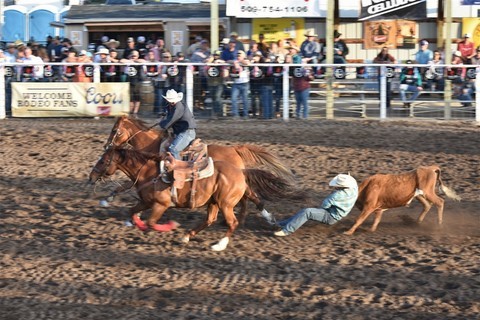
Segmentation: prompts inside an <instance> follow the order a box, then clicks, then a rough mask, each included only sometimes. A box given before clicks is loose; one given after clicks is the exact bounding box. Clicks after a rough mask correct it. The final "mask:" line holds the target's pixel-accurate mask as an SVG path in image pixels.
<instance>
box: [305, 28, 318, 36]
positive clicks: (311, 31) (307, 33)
mask: <svg viewBox="0 0 480 320" xmlns="http://www.w3.org/2000/svg"><path fill="white" fill-rule="evenodd" d="M304 36H306V37H316V36H317V34H316V33H315V31H313V29H308V30H307V31H306V32H305V34H304Z"/></svg>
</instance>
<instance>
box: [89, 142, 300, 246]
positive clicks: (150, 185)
mask: <svg viewBox="0 0 480 320" xmlns="http://www.w3.org/2000/svg"><path fill="white" fill-rule="evenodd" d="M214 166H215V170H214V173H213V175H212V176H210V177H208V178H203V179H200V180H197V181H196V182H195V183H196V189H195V190H196V192H194V194H193V201H192V183H193V182H191V181H190V182H188V181H187V182H185V185H184V187H182V188H181V189H177V197H176V199H177V200H176V202H175V203H173V201H172V192H171V191H172V190H171V189H172V186H171V185H170V184H168V183H165V182H163V180H162V179H161V178H160V175H161V172H160V168H159V163H158V159H152V158H149V157H147V156H146V155H145V154H144V153H141V152H138V151H135V150H127V149H115V148H108V149H107V150H106V151H105V152H104V154H103V155H102V157H101V158H100V160H98V162H97V163H96V164H95V166H94V167H93V169H92V171H91V172H90V176H89V180H90V182H91V183H95V182H97V181H98V180H99V179H102V178H104V177H108V176H111V175H113V174H114V173H115V172H116V171H117V170H120V171H122V172H123V173H125V174H126V175H127V176H128V177H129V178H130V179H131V180H132V181H133V184H134V186H135V188H136V190H137V193H138V196H139V198H140V199H139V202H138V203H137V204H136V205H135V206H133V207H132V208H130V209H129V213H130V214H131V216H132V221H133V222H134V223H135V225H136V226H137V227H138V228H139V229H141V230H146V229H148V227H150V228H152V229H154V230H159V229H161V230H159V231H163V228H164V225H158V224H157V222H158V220H159V219H160V218H161V217H162V215H163V213H164V212H165V211H166V210H167V209H168V208H169V207H170V206H172V205H174V206H176V207H179V208H190V206H191V205H192V203H194V207H195V208H199V207H202V206H205V205H206V206H207V208H208V209H207V212H208V215H207V218H206V220H205V221H204V222H203V223H201V224H199V225H198V226H197V227H195V228H193V229H191V230H190V231H188V232H187V233H186V234H185V236H184V237H183V239H182V241H183V242H184V243H188V242H189V240H190V238H191V237H193V236H195V235H196V234H197V233H199V232H200V231H201V230H203V229H205V228H206V227H208V226H210V225H211V224H212V223H213V222H214V221H215V220H216V219H217V215H218V211H219V210H221V211H222V213H223V215H224V217H225V221H226V224H227V226H228V231H227V233H226V234H225V237H223V238H222V239H221V240H220V241H219V242H218V243H217V244H215V245H214V246H212V249H213V250H215V251H221V250H224V249H225V248H226V247H227V245H228V242H229V239H230V237H231V236H232V234H233V232H234V231H235V229H236V228H237V225H238V221H237V219H236V217H235V213H234V212H233V208H234V207H235V205H237V203H238V202H239V201H240V199H242V197H244V196H246V197H247V198H249V199H252V200H253V198H255V197H256V194H259V195H260V196H262V197H264V198H265V199H285V198H298V197H297V194H295V190H291V189H290V186H291V185H290V184H289V183H288V181H286V180H284V179H281V178H278V177H276V176H274V175H273V174H271V173H269V172H267V171H264V170H260V169H243V170H242V169H239V168H237V167H235V166H232V165H231V164H229V163H228V162H225V161H216V162H214ZM253 191H255V192H253ZM150 208H151V209H152V214H151V215H150V217H149V218H148V219H147V224H146V225H145V223H143V221H142V220H141V219H140V217H139V214H140V213H141V212H142V211H144V210H146V209H150ZM157 228H158V229H157Z"/></svg>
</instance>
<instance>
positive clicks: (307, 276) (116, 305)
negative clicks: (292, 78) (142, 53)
mask: <svg viewBox="0 0 480 320" xmlns="http://www.w3.org/2000/svg"><path fill="white" fill-rule="evenodd" d="M145 120H146V121H147V123H149V124H154V123H155V121H156V119H155V118H153V117H152V118H146V119H145ZM114 122H115V119H113V118H102V119H99V120H94V119H15V118H14V119H6V120H3V121H2V122H1V126H0V144H1V149H0V153H1V157H0V160H1V162H0V190H1V192H0V199H1V200H0V249H1V255H0V268H1V269H0V270H1V273H0V319H12V320H19V319H102V320H104V319H143V320H145V319H358V320H361V319H415V320H421V319H428V320H432V319H479V314H480V298H479V297H480V187H479V186H480V139H479V137H480V136H479V127H478V126H477V125H476V124H475V123H474V122H471V121H435V120H431V121H429V120H422V121H410V120H408V121H401V120H388V121H378V120H355V119H353V120H352V119H350V120H331V121H329V120H322V119H319V120H307V121H299V120H293V121H289V122H284V121H281V120H271V121H264V120H251V121H242V120H240V121H235V120H207V119H201V120H199V121H198V130H197V136H198V137H200V138H202V139H203V140H204V141H205V142H207V143H210V144H222V145H238V144H253V145H257V146H260V147H263V148H265V149H266V150H268V151H269V152H271V153H273V154H274V155H276V156H278V157H279V158H280V159H282V160H283V161H284V162H285V163H286V164H287V165H288V166H289V167H290V168H291V169H292V170H293V171H294V172H295V174H296V177H297V179H298V184H299V185H300V186H301V187H302V188H304V190H306V191H307V192H308V193H309V194H310V200H308V201H291V200H280V201H275V202H268V201H267V203H266V208H267V209H268V210H269V211H270V212H272V213H274V214H275V216H276V218H277V220H278V219H282V218H286V217H289V216H291V215H293V214H294V213H295V212H297V211H298V210H299V209H301V208H304V207H308V206H318V205H319V204H320V203H321V201H322V200H323V198H324V197H325V196H327V195H328V193H329V192H330V189H329V187H328V182H329V181H330V179H332V178H333V177H334V176H335V175H337V174H338V173H347V172H350V173H351V174H352V175H353V176H354V177H355V178H356V179H357V181H358V182H361V181H362V180H364V179H365V178H367V177H368V176H370V175H373V174H375V173H400V172H404V171H409V170H413V169H415V168H416V167H418V166H422V165H431V164H437V165H439V166H440V167H441V169H442V179H443V182H444V183H445V184H446V185H447V186H448V187H450V188H451V189H453V190H455V191H456V192H457V193H458V194H459V195H460V196H461V197H462V200H461V201H460V202H456V201H453V200H450V199H448V198H445V195H443V194H440V195H441V196H442V197H443V198H445V212H444V222H443V225H442V226H438V225H437V214H436V208H435V207H433V208H432V209H431V211H430V213H429V214H428V215H427V217H426V219H425V221H424V222H423V223H422V224H417V222H416V219H417V217H418V215H419V213H420V211H421V205H420V203H419V202H418V201H413V202H412V203H411V205H410V207H403V208H397V209H391V210H388V211H387V212H386V213H385V214H384V215H383V219H382V221H381V222H380V225H379V226H378V229H377V231H376V232H373V233H372V232H370V231H369V228H370V226H371V224H372V222H373V218H372V217H370V218H369V219H368V220H367V221H366V222H365V223H364V224H363V225H362V226H360V228H359V229H358V230H357V231H356V233H355V234H354V235H353V236H348V235H345V234H344V232H345V231H346V230H348V229H349V228H350V227H351V226H352V225H353V223H354V221H355V218H356V217H357V216H358V215H359V213H360V211H359V210H358V209H357V208H354V209H353V210H352V212H351V213H350V214H349V215H348V216H347V217H346V218H345V219H343V220H341V221H340V222H339V223H337V224H335V225H333V226H327V225H322V224H320V223H316V222H311V221H310V222H307V223H306V224H305V225H304V226H303V227H302V228H300V229H299V230H298V231H297V232H295V233H294V234H292V235H290V236H288V237H275V236H274V235H273V229H272V227H271V226H269V225H268V224H267V223H266V222H264V220H263V219H262V218H261V216H260V215H259V213H258V212H257V211H256V208H255V207H254V205H253V204H252V203H249V205H248V210H249V213H250V214H249V216H248V217H247V219H246V222H245V224H244V225H243V226H240V227H239V228H238V229H237V230H236V232H235V233H234V235H233V238H232V240H231V241H230V244H229V246H228V247H227V249H226V250H224V251H222V252H214V251H212V250H211V249H210V247H211V245H212V244H214V243H216V242H217V241H218V240H219V239H220V238H222V237H223V235H224V233H225V231H226V226H225V223H224V221H223V218H222V217H221V216H220V217H219V219H218V221H217V222H216V223H215V224H213V225H212V226H211V227H209V228H207V229H205V230H204V231H202V232H201V233H200V234H198V236H196V237H195V238H192V240H191V241H190V243H188V244H187V245H184V244H182V243H181V242H180V241H179V240H180V238H181V237H182V235H183V234H184V233H185V231H187V230H188V229H189V228H191V227H193V226H194V225H195V224H197V223H198V222H199V221H201V220H203V219H205V217H206V210H205V208H201V209H193V210H188V209H176V208H170V209H169V210H168V211H167V213H166V214H165V215H164V217H162V220H161V221H163V222H165V221H168V220H175V221H177V222H178V223H180V227H179V228H178V229H176V230H174V231H171V232H164V233H159V232H155V231H148V232H142V231H140V230H139V229H137V228H135V227H131V226H128V224H127V223H126V221H128V219H129V217H128V214H127V210H128V208H129V207H130V206H132V205H133V204H134V203H135V201H136V198H135V196H136V194H135V193H133V192H130V193H125V194H122V195H120V196H118V197H117V198H116V199H115V200H114V201H111V202H110V203H109V206H108V207H102V206H100V205H99V201H100V200H102V199H104V198H105V197H106V195H108V194H109V192H110V191H111V190H113V189H114V188H115V187H116V186H117V185H116V184H114V183H112V182H106V183H100V184H97V185H96V186H93V185H89V184H87V181H88V176H89V173H90V171H91V169H92V167H93V165H94V164H95V163H96V161H97V160H98V159H99V157H100V156H101V155H102V153H103V145H104V143H105V142H106V140H107V138H108V136H109V134H110V131H111V130H112V126H113V124H114ZM115 178H116V181H117V182H123V181H126V180H125V179H126V177H125V176H124V175H123V174H121V173H118V174H117V175H116V176H115ZM236 210H237V211H238V209H236ZM148 214H149V212H148V211H147V212H145V213H144V215H143V216H145V217H147V216H148Z"/></svg>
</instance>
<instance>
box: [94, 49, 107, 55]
mask: <svg viewBox="0 0 480 320" xmlns="http://www.w3.org/2000/svg"><path fill="white" fill-rule="evenodd" d="M95 54H110V51H109V50H108V49H107V48H101V49H99V50H98V51H97V52H96V53H95Z"/></svg>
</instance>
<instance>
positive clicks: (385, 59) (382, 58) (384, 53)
mask: <svg viewBox="0 0 480 320" xmlns="http://www.w3.org/2000/svg"><path fill="white" fill-rule="evenodd" d="M373 63H381V64H391V63H397V60H396V59H395V57H394V56H392V55H391V54H390V53H389V52H388V47H383V48H382V50H381V51H380V52H379V53H378V54H377V56H376V57H375V59H373ZM390 79H391V78H387V79H386V88H385V91H386V94H387V108H390V102H391V101H392V83H391V80H390ZM378 87H379V88H380V72H378Z"/></svg>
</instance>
